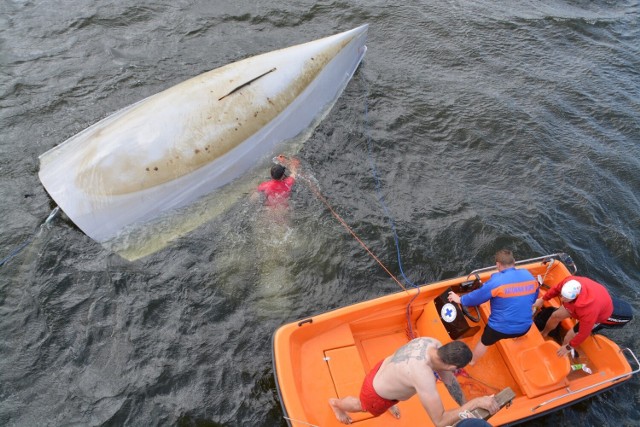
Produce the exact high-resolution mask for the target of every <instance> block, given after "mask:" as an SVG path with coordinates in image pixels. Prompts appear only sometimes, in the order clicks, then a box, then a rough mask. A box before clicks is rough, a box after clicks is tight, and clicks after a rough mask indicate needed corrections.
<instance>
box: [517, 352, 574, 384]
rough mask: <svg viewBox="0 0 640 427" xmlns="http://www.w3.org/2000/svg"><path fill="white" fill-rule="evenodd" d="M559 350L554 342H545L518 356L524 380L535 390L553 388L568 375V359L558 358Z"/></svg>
mask: <svg viewBox="0 0 640 427" xmlns="http://www.w3.org/2000/svg"><path fill="white" fill-rule="evenodd" d="M559 348H560V346H559V345H558V344H557V343H555V342H554V341H545V342H543V343H542V344H540V345H538V346H537V347H532V348H530V349H528V350H525V351H523V352H522V353H520V354H519V355H518V359H519V364H520V368H521V369H522V371H523V372H524V376H525V378H526V379H527V381H528V382H530V383H531V384H532V385H533V386H535V387H536V388H546V387H550V386H554V385H556V384H558V383H560V381H562V380H563V379H565V378H566V377H567V375H569V371H570V369H571V367H570V366H569V359H568V358H567V357H558V355H557V354H556V352H557V351H558V349H559Z"/></svg>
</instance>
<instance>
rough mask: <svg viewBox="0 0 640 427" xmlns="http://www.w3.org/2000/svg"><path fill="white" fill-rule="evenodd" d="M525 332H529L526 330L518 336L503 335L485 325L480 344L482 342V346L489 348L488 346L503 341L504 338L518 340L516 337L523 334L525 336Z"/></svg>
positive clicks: (518, 335)
mask: <svg viewBox="0 0 640 427" xmlns="http://www.w3.org/2000/svg"><path fill="white" fill-rule="evenodd" d="M527 332H529V330H528V329H527V330H526V331H524V332H522V333H520V334H503V333H502V332H498V331H496V330H495V329H493V328H492V327H491V326H489V325H487V326H485V328H484V332H483V333H482V337H480V342H482V344H484V345H486V346H490V345H492V344H495V343H497V342H498V341H500V340H504V339H506V338H518V337H521V336H523V335H524V334H526V333H527Z"/></svg>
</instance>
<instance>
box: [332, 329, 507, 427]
mask: <svg viewBox="0 0 640 427" xmlns="http://www.w3.org/2000/svg"><path fill="white" fill-rule="evenodd" d="M471 357H472V353H471V350H470V349H469V347H467V345H466V344H465V343H463V342H461V341H452V342H450V343H448V344H446V345H444V346H443V345H442V344H441V343H440V342H439V341H438V340H436V339H433V338H416V339H414V340H412V341H410V342H409V343H407V344H405V345H403V346H402V347H400V348H399V349H398V350H397V351H396V352H395V353H394V354H392V355H391V356H389V357H387V358H386V359H384V360H382V361H381V362H380V363H378V364H377V365H376V366H375V367H374V368H373V369H372V370H371V372H369V374H367V376H366V378H365V380H364V382H363V384H362V389H361V390H360V397H359V398H358V397H354V396H347V397H344V398H342V399H329V405H331V408H332V409H333V412H334V413H335V414H336V418H338V420H339V421H340V422H341V423H343V424H351V418H350V417H349V414H348V412H369V413H371V414H372V415H373V416H375V417H377V416H380V415H382V414H383V413H384V412H385V411H386V410H387V409H389V411H390V412H391V413H392V414H393V416H395V417H396V418H400V411H399V409H398V407H397V406H396V405H395V404H396V403H398V401H401V400H408V399H409V398H411V397H412V396H413V395H414V394H417V395H418V397H419V398H420V402H421V403H422V406H424V408H425V409H426V411H427V414H429V417H431V420H432V421H433V423H434V424H435V425H436V426H448V425H452V424H453V423H455V422H456V421H459V420H460V417H459V416H460V414H461V413H462V412H465V411H472V410H474V409H476V408H484V409H486V410H487V411H489V412H490V413H491V414H494V413H496V412H497V411H498V410H499V409H500V406H499V405H498V402H496V400H495V399H494V398H493V396H483V397H477V398H475V399H473V400H470V401H469V402H466V403H465V401H464V397H463V395H462V389H461V388H460V384H459V383H458V380H457V379H456V377H455V376H454V375H453V371H455V370H456V369H459V368H462V367H464V366H466V365H467V363H469V361H470V360H471ZM434 372H435V373H437V374H438V376H439V377H440V379H442V381H443V382H444V384H445V386H446V387H447V390H448V391H449V393H450V394H451V396H452V397H453V398H454V399H455V400H456V402H458V405H461V406H460V407H459V408H455V409H451V410H448V411H445V409H444V405H443V404H442V400H441V399H440V395H439V394H438V390H437V389H436V376H435V374H434Z"/></svg>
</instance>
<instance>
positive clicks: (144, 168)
mask: <svg viewBox="0 0 640 427" xmlns="http://www.w3.org/2000/svg"><path fill="white" fill-rule="evenodd" d="M366 33H367V25H363V26H361V27H358V28H356V29H353V30H351V31H347V32H344V33H340V34H337V35H334V36H331V37H326V38H323V39H320V40H316V41H312V42H309V43H305V44H301V45H297V46H293V47H289V48H285V49H281V50H277V51H274V52H270V53H266V54H262V55H258V56H255V57H251V58H248V59H245V60H242V61H238V62H235V63H233V64H229V65H227V66H224V67H221V68H218V69H215V70H212V71H209V72H207V73H204V74H202V75H200V76H197V77H195V78H192V79H190V80H187V81H185V82H183V83H180V84H178V85H176V86H174V87H171V88H169V89H167V90H165V91H163V92H161V93H158V94H156V95H153V96H151V97H149V98H146V99H144V100H142V101H140V102H138V103H136V104H133V105H131V106H129V107H127V108H124V109H123V110H120V111H118V112H116V113H114V114H113V115H111V116H109V117H107V118H105V119H103V120H102V121H100V122H98V123H96V124H94V125H93V126H91V127H89V128H88V129H86V130H84V131H83V132H80V133H79V134H77V135H75V136H73V137H71V138H70V139H68V140H67V141H65V142H64V143H63V144H61V145H59V146H57V147H55V148H53V149H51V150H49V151H48V152H46V153H44V154H43V155H41V156H40V172H39V176H40V180H41V182H42V184H43V185H44V187H45V188H46V189H47V191H48V192H49V194H50V195H51V197H52V198H53V199H54V200H55V201H56V203H57V204H58V205H59V206H60V207H61V208H62V210H63V211H64V212H65V213H66V214H67V215H68V216H69V218H70V219H71V220H72V221H73V222H74V223H75V224H76V225H77V226H78V227H79V228H80V229H81V230H82V231H84V232H85V233H86V234H87V235H88V236H90V237H91V238H93V239H94V240H96V241H98V242H105V241H107V240H110V239H113V238H114V237H115V236H117V235H118V233H120V232H121V231H122V230H123V229H125V228H127V227H131V226H132V225H133V224H140V223H144V222H146V221H149V220H152V219H154V218H156V217H158V216H159V215H161V214H163V213H166V212H168V211H171V210H174V209H177V208H181V207H184V206H187V205H189V204H190V203H192V202H194V201H195V200H197V199H199V198H201V197H202V196H204V195H206V194H209V193H211V192H213V191H214V190H216V189H217V188H219V187H222V186H224V185H226V184H228V183H229V182H231V181H233V180H234V179H236V178H238V177H240V176H242V175H243V174H245V173H246V172H247V171H248V170H249V169H250V168H251V167H253V166H254V165H255V164H256V163H258V162H259V161H260V160H263V159H264V158H265V157H267V156H269V155H272V154H273V153H274V152H275V150H276V149H277V148H278V146H279V144H280V143H282V142H283V141H287V140H290V139H292V138H295V137H296V136H298V135H300V134H301V133H302V132H304V131H305V130H307V129H308V128H309V127H310V126H312V125H313V124H315V121H316V120H317V119H318V117H319V115H320V114H322V112H323V111H325V110H326V108H327V106H330V105H331V104H332V103H333V102H334V101H335V100H336V99H337V97H338V96H339V95H340V93H341V92H342V90H343V89H344V87H345V86H346V84H347V83H348V82H349V80H350V79H351V77H352V75H353V73H354V72H355V70H356V68H357V67H358V65H359V63H360V61H361V60H362V58H363V56H364V54H365V51H366V46H365V44H364V43H365V40H366Z"/></svg>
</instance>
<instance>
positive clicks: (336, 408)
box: [329, 399, 351, 424]
mask: <svg viewBox="0 0 640 427" xmlns="http://www.w3.org/2000/svg"><path fill="white" fill-rule="evenodd" d="M329 405H330V406H331V409H333V413H334V414H336V418H337V419H338V421H340V422H341V423H342V424H351V417H349V415H348V414H347V413H346V412H345V411H344V410H343V409H342V408H341V407H340V401H339V400H338V399H329Z"/></svg>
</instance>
